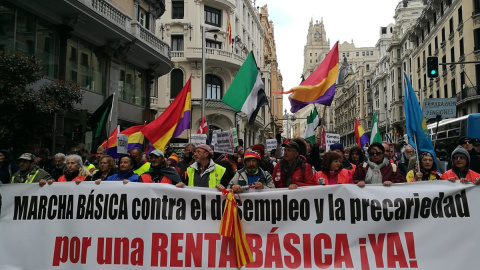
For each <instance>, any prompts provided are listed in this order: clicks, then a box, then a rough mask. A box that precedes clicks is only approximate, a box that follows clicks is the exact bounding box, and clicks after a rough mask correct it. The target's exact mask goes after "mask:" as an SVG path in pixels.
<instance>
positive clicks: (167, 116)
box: [142, 77, 192, 151]
mask: <svg viewBox="0 0 480 270" xmlns="http://www.w3.org/2000/svg"><path fill="white" fill-rule="evenodd" d="M191 79H192V78H191V77H190V78H189V79H188V81H187V83H186V84H185V86H184V87H183V89H182V91H180V93H179V94H178V95H177V97H176V98H175V99H174V100H173V102H172V104H170V106H168V107H167V109H166V110H165V111H164V112H163V113H162V114H161V115H160V116H159V117H157V119H155V120H153V121H152V122H151V123H150V124H148V125H146V126H145V127H144V128H143V129H142V133H143V135H145V137H147V139H148V140H149V141H150V142H151V143H152V144H153V147H155V149H159V150H162V151H165V147H166V146H167V144H168V143H169V142H170V139H172V138H174V137H178V136H179V135H180V134H182V132H183V131H184V130H185V129H190V112H191V97H190V95H191V91H192V88H191V84H190V81H191Z"/></svg>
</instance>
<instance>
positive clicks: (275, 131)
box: [273, 97, 283, 136]
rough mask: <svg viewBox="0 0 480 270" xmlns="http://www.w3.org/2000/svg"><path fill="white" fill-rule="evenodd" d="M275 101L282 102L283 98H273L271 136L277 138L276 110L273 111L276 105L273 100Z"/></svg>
mask: <svg viewBox="0 0 480 270" xmlns="http://www.w3.org/2000/svg"><path fill="white" fill-rule="evenodd" d="M276 99H281V100H283V97H273V135H274V136H277V121H276V120H277V115H276V112H277V111H276V110H275V104H276V103H277V102H276V101H275V100H276Z"/></svg>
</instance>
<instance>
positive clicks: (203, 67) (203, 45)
mask: <svg viewBox="0 0 480 270" xmlns="http://www.w3.org/2000/svg"><path fill="white" fill-rule="evenodd" d="M200 28H201V30H202V118H201V119H203V117H204V116H205V32H219V31H220V29H218V28H212V29H207V30H205V26H203V25H201V26H200Z"/></svg>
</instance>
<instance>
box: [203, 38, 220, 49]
mask: <svg viewBox="0 0 480 270" xmlns="http://www.w3.org/2000/svg"><path fill="white" fill-rule="evenodd" d="M205 46H206V47H207V48H214V49H222V43H221V42H218V41H213V40H209V39H207V40H205Z"/></svg>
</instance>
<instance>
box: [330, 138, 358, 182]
mask: <svg viewBox="0 0 480 270" xmlns="http://www.w3.org/2000/svg"><path fill="white" fill-rule="evenodd" d="M330 151H333V152H336V153H337V154H339V155H340V157H341V158H342V160H341V162H342V168H344V169H345V170H347V171H349V172H350V173H351V175H354V174H355V169H356V166H355V165H354V164H352V163H350V161H348V159H347V158H345V152H344V149H343V144H341V143H334V144H332V145H330Z"/></svg>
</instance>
